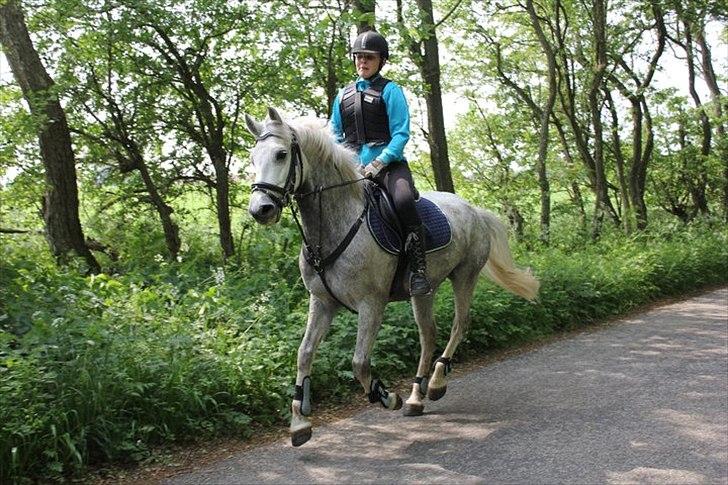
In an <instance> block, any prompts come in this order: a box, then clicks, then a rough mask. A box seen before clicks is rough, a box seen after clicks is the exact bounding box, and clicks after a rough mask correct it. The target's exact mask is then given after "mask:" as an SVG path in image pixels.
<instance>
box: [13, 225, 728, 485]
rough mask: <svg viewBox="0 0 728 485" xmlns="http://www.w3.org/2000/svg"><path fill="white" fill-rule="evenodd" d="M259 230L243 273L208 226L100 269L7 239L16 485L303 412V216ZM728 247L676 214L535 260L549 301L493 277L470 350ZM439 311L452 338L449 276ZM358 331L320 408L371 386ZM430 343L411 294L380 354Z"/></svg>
mask: <svg viewBox="0 0 728 485" xmlns="http://www.w3.org/2000/svg"><path fill="white" fill-rule="evenodd" d="M260 230H265V231H266V232H265V233H259V232H257V231H258V230H257V229H254V228H249V233H248V236H246V238H245V244H244V245H243V246H244V247H245V248H246V251H247V253H246V254H247V257H245V258H241V259H240V261H239V263H236V264H230V265H228V266H227V267H216V266H210V265H209V264H208V263H209V261H208V260H206V259H205V258H204V257H202V258H200V257H199V256H198V257H197V258H195V257H192V256H191V254H190V253H194V252H198V253H200V254H202V253H203V252H204V251H203V249H202V248H203V247H204V244H203V243H202V240H203V239H204V238H203V236H202V235H199V234H198V235H197V236H195V238H188V239H190V240H194V239H198V238H199V240H200V242H199V243H196V247H195V248H193V249H192V250H190V251H189V252H188V253H186V254H185V255H184V256H183V257H182V261H181V262H166V261H163V260H161V259H160V260H158V261H157V262H156V266H149V267H147V268H146V269H144V268H142V267H139V266H134V267H130V268H126V269H125V271H124V272H123V273H122V274H115V275H100V276H91V277H83V276H80V275H79V274H78V273H77V272H74V271H72V270H59V269H57V268H56V266H55V265H54V264H53V262H52V261H51V260H50V259H49V258H44V257H40V256H37V257H34V258H29V257H28V254H30V252H29V251H31V252H32V254H44V253H43V252H40V251H37V249H38V248H37V247H36V248H34V247H32V246H33V244H30V243H29V242H26V243H13V244H3V245H2V246H0V247H1V248H2V249H1V251H2V254H0V260H1V261H2V264H1V265H0V302H2V303H1V304H0V305H2V306H0V314H1V316H0V319H1V320H0V328H1V331H0V423H1V424H0V481H3V482H5V481H17V480H21V481H22V480H23V479H24V478H27V479H35V478H40V477H44V478H46V479H48V478H56V479H61V478H63V477H68V476H73V475H75V474H78V473H81V472H82V471H83V470H85V469H86V467H87V466H88V465H90V464H94V463H101V462H117V463H119V462H121V463H123V462H134V461H138V460H141V459H143V458H145V457H146V456H148V454H149V449H150V446H153V445H155V444H159V443H167V442H172V441H185V440H190V439H194V438H204V437H206V436H212V435H220V434H231V435H236V436H246V435H247V434H249V433H250V432H251V429H252V428H251V427H252V426H254V425H255V424H256V423H257V424H263V425H265V424H273V423H282V422H283V420H285V419H287V418H288V416H289V410H288V409H289V408H288V406H289V403H290V399H291V396H292V392H293V386H292V382H293V376H294V374H295V360H296V350H297V347H298V344H299V342H300V338H301V336H302V334H303V328H304V324H305V320H306V313H307V302H306V292H305V289H304V288H303V286H302V284H301V282H300V280H299V277H298V275H297V270H296V264H295V258H294V257H293V256H292V252H293V251H292V248H293V247H297V243H298V242H297V240H296V237H295V232H294V229H293V228H292V227H290V223H289V222H285V223H284V224H283V226H282V227H281V228H279V229H277V230H270V229H267V228H262V229H260ZM30 240H32V239H30ZM209 241H210V236H208V242H209ZM41 244H42V243H41V242H36V243H35V245H36V246H40V245H41ZM131 244H133V245H136V244H146V242H145V243H137V242H134V241H133V240H131ZM213 246H214V245H213ZM132 247H133V246H132ZM726 248H728V231H726V227H725V226H723V225H718V226H714V227H708V226H707V225H706V224H702V225H701V224H695V225H690V226H683V225H674V226H673V225H668V224H665V225H663V226H662V227H661V228H660V229H659V230H654V231H653V232H651V233H644V234H640V235H639V236H636V237H633V238H625V237H624V236H620V235H618V234H617V235H614V236H609V237H605V238H604V239H603V240H602V241H601V242H600V243H599V244H597V245H586V246H584V247H582V248H581V249H579V250H574V249H573V248H571V247H564V248H563V249H562V248H559V247H552V248H549V249H545V250H540V251H539V252H535V253H533V252H531V253H523V254H522V255H521V256H520V257H519V259H520V260H522V261H523V262H526V261H527V262H528V263H529V264H530V265H531V266H532V267H533V268H534V270H535V272H536V274H537V275H538V277H539V278H540V280H541V282H542V291H541V294H540V297H539V301H538V302H537V303H527V302H524V301H523V300H520V299H518V298H516V297H514V296H512V295H510V294H507V293H505V292H504V291H502V290H501V289H499V288H496V287H495V286H493V285H492V284H491V283H489V282H488V281H486V280H483V281H482V282H481V284H480V286H479V288H478V290H477V291H476V296H475V300H474V304H473V313H472V319H473V324H472V329H471V331H470V333H469V334H468V336H467V338H466V340H465V342H464V344H463V345H462V347H461V350H460V352H459V354H458V357H460V358H462V357H463V356H467V355H471V354H482V353H483V352H485V351H487V350H488V349H492V348H497V347H502V346H508V345H514V344H516V343H518V342H524V341H528V340H531V339H534V338H538V337H540V336H543V335H547V334H550V333H552V332H554V331H559V330H563V329H570V328H575V327H578V326H581V325H584V324H585V323H588V322H591V321H595V320H598V319H601V318H605V317H608V316H611V315H615V314H619V313H623V312H625V311H628V310H630V309H632V308H634V307H636V306H637V305H640V304H643V303H645V302H648V301H651V300H653V299H655V298H658V297H660V296H664V295H672V294H679V293H681V292H684V291H690V290H693V289H695V288H698V287H701V286H704V285H708V284H715V283H718V282H725V281H726V276H725V275H726V274H728V249H726ZM436 311H437V318H438V321H439V328H438V346H439V348H440V349H442V348H443V347H444V344H445V342H446V340H447V337H448V335H449V330H450V328H449V326H450V324H449V321H450V319H451V315H452V294H451V289H450V288H449V286H446V287H445V288H443V290H442V291H441V294H440V295H439V297H438V300H437V306H436ZM355 341H356V320H355V318H354V316H352V315H340V316H339V317H338V318H337V319H336V321H335V323H334V326H333V328H332V331H331V332H330V334H329V336H328V337H327V339H326V341H325V342H324V344H323V345H322V346H321V348H320V351H319V352H318V354H317V359H316V364H315V371H314V379H313V384H314V388H313V391H314V394H315V399H316V401H317V402H322V401H324V400H332V399H340V398H342V397H344V396H346V395H348V394H349V393H351V392H352V391H355V392H361V390H360V388H359V385H358V384H357V383H355V382H354V379H353V375H352V372H351V364H350V362H351V356H352V352H353V349H354V344H355ZM417 342H418V337H417V329H416V326H415V325H414V322H413V318H412V315H411V309H410V307H409V305H407V304H404V303H399V304H395V305H391V306H390V307H389V308H388V311H387V314H386V318H385V323H384V325H383V328H382V330H381V332H380V336H379V338H378V340H377V344H376V348H375V353H374V355H373V357H372V364H373V366H374V368H375V369H376V371H377V374H378V375H380V376H382V377H384V378H394V377H399V376H403V375H407V374H411V373H412V372H413V371H414V369H415V366H416V362H417V359H418V354H419V349H418V345H417Z"/></svg>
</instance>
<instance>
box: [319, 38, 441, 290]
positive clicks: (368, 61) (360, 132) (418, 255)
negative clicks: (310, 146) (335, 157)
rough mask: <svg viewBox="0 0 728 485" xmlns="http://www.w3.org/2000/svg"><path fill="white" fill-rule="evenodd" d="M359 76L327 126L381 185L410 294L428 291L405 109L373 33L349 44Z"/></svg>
mask: <svg viewBox="0 0 728 485" xmlns="http://www.w3.org/2000/svg"><path fill="white" fill-rule="evenodd" d="M351 53H352V57H353V59H354V63H355V66H356V72H357V74H358V75H359V77H358V78H357V80H356V81H355V82H353V83H351V84H349V85H348V86H346V87H344V88H343V89H342V90H341V91H340V92H339V94H338V95H337V96H336V99H335V100H334V105H333V107H332V110H331V126H332V129H333V131H334V134H335V136H336V140H337V141H338V142H339V143H343V144H345V145H346V146H348V147H349V148H351V149H353V150H355V151H356V152H357V153H358V154H359V163H360V166H359V171H360V172H361V173H362V175H363V176H365V177H368V178H371V179H373V180H374V181H375V182H377V183H378V184H379V185H381V186H383V187H385V188H386V189H387V191H388V192H389V195H390V196H391V197H392V200H393V202H394V206H395V209H396V211H397V215H398V216H399V218H400V220H401V221H402V224H403V226H404V229H405V231H406V233H407V239H406V243H405V251H406V253H407V256H408V259H409V267H410V294H411V295H413V296H414V295H427V294H430V293H431V292H432V288H431V286H430V282H429V281H428V280H427V276H426V262H425V247H424V244H425V241H424V235H425V233H424V227H423V226H422V221H421V220H420V216H419V214H417V210H416V208H415V194H416V190H415V184H414V181H413V180H412V173H411V172H410V169H409V166H408V165H407V160H405V158H404V146H405V144H406V143H407V141H408V140H409V124H410V117H409V108H408V107H407V100H406V99H405V97H404V92H403V91H402V88H401V87H400V86H399V85H397V84H396V83H394V82H393V81H390V80H389V79H386V78H384V77H382V75H381V74H380V71H381V70H382V68H383V67H384V65H385V64H386V63H387V60H388V59H389V44H388V43H387V40H386V39H385V38H384V37H383V36H382V35H381V34H379V33H378V32H375V31H372V30H370V31H367V32H363V33H361V34H359V36H358V37H357V38H356V40H355V41H354V44H353V45H352V47H351Z"/></svg>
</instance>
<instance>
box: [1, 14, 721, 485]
mask: <svg viewBox="0 0 728 485" xmlns="http://www.w3.org/2000/svg"><path fill="white" fill-rule="evenodd" d="M727 20H728V8H727V7H726V5H725V3H724V2H720V1H692V0H691V1H687V2H685V1H673V0H646V1H616V0H611V1H608V0H594V1H593V2H585V1H571V0H542V1H538V2H536V1H532V0H526V1H520V2H505V3H502V2H485V1H475V0H442V1H434V2H433V1H432V0H396V1H379V2H375V1H374V0H338V1H334V0H331V1H327V2H319V1H314V0H301V1H294V0H270V1H252V0H240V1H236V2H227V1H222V0H220V1H218V0H195V1H179V0H167V1H163V2H146V1H144V0H119V1H107V0H104V1H86V2H77V1H73V0H39V1H23V2H20V1H18V0H0V45H1V46H2V53H3V54H4V56H5V58H6V60H7V63H4V64H0V66H4V67H2V68H0V101H1V102H0V481H2V482H6V481H10V482H16V481H17V482H23V481H27V480H37V479H43V480H46V479H66V478H69V477H74V476H78V475H79V474H83V473H85V472H86V471H87V470H88V467H89V466H90V465H93V466H94V467H96V468H99V467H104V466H106V465H108V464H118V463H135V462H139V461H142V460H147V459H150V456H153V454H152V452H151V450H152V449H153V447H154V446H155V445H159V444H165V443H171V442H185V441H190V440H194V439H205V438H206V437H210V436H214V435H221V434H232V435H235V436H246V435H249V434H250V433H252V432H254V430H256V429H259V427H260V426H271V425H274V426H277V425H280V424H281V423H283V422H285V420H286V419H287V416H288V413H289V411H288V406H289V403H290V399H291V396H292V392H293V376H294V369H295V353H296V348H297V347H298V343H299V341H300V337H301V334H302V332H303V325H304V322H305V315H306V308H307V303H306V292H305V289H304V288H303V285H302V283H301V281H300V277H299V275H298V269H297V258H296V252H297V250H298V247H299V243H300V237H299V235H298V234H297V231H296V230H295V226H294V225H293V224H292V223H291V221H290V220H289V219H288V218H284V219H283V221H282V222H281V223H280V224H279V225H278V226H276V227H275V228H261V227H257V226H256V225H255V224H254V222H253V221H252V219H251V218H250V217H249V216H248V215H247V214H246V211H245V208H246V205H247V199H248V195H249V183H250V181H249V180H248V178H247V177H248V172H247V165H248V153H249V150H250V149H251V148H252V142H253V140H252V139H251V137H250V136H249V135H248V134H247V132H246V131H245V129H244V124H242V123H241V119H242V114H243V113H244V112H247V113H250V114H252V115H255V116H257V117H261V116H262V115H263V114H264V113H265V108H266V106H275V107H280V108H283V110H284V111H285V112H286V113H288V114H289V115H291V116H298V115H309V116H310V115H314V116H318V117H321V118H322V119H325V118H326V117H328V115H329V109H330V106H331V104H332V101H333V98H334V96H335V95H336V93H337V91H338V89H340V87H341V86H343V85H345V84H346V83H348V82H350V80H351V79H352V78H353V76H354V71H353V66H352V62H351V60H350V56H349V54H348V45H349V43H350V41H351V40H352V39H353V37H354V36H355V35H356V33H357V31H362V30H366V29H369V28H372V27H375V28H376V29H377V30H378V31H380V32H381V33H383V34H384V35H385V36H386V37H387V38H388V39H389V41H390V45H391V47H390V49H391V52H392V61H391V64H390V65H389V66H388V67H387V68H386V71H385V74H386V75H387V76H388V77H390V78H392V79H394V80H396V81H397V82H398V83H400V84H401V85H402V86H404V88H405V90H406V91H407V92H408V93H409V101H410V106H411V109H412V113H413V126H412V129H413V139H412V141H411V142H410V145H409V148H408V151H407V156H408V158H409V159H410V163H411V166H412V167H413V171H414V172H415V174H416V181H417V184H418V187H419V188H420V190H429V189H437V190H446V191H456V192H457V193H459V194H460V195H462V196H463V197H465V198H466V199H468V200H470V201H471V202H473V203H476V204H477V205H480V206H483V207H488V208H490V209H491V210H494V211H495V212H498V213H499V214H501V216H502V218H503V219H504V220H506V221H507V222H508V223H509V225H510V227H511V229H512V236H513V238H512V240H513V245H514V248H515V249H514V251H515V253H516V256H517V259H518V260H519V263H520V264H522V265H528V266H530V267H532V268H533V270H534V272H535V273H536V274H537V276H538V277H539V279H540V280H541V281H542V288H543V290H542V294H541V296H540V299H539V301H538V302H537V303H536V304H535V305H532V304H526V303H523V302H520V301H517V300H516V299H515V298H512V297H511V296H510V295H507V294H504V293H503V292H502V291H500V290H496V289H495V287H493V286H491V285H490V284H488V283H487V282H485V281H483V282H482V285H481V286H480V287H479V289H478V291H477V294H476V300H475V304H474V310H473V328H472V331H471V333H470V335H469V337H468V339H467V340H466V342H465V343H464V346H463V348H462V350H461V351H460V352H459V354H458V356H457V357H458V358H460V359H464V358H467V356H468V355H474V354H479V353H481V354H482V353H483V352H487V351H488V350H489V349H493V348H496V347H502V346H508V345H517V344H519V343H522V342H524V341H528V340H533V339H537V338H540V337H542V336H544V335H548V334H550V333H552V332H556V331H561V330H564V329H570V328H573V327H575V326H578V325H582V324H584V323H587V322H590V321H594V320H597V319H600V318H604V317H606V316H609V315H614V314H619V313H622V312H625V311H627V310H629V309H631V308H634V307H635V306H637V305H639V304H643V303H645V302H648V301H651V300H653V299H655V298H658V297H661V296H665V295H673V294H679V293H682V292H685V291H690V290H693V289H696V288H700V287H703V286H706V285H711V284H725V282H726V281H728V277H727V276H726V275H728V249H727V247H728V230H727V229H728V225H727V224H726V222H727V221H728V137H727V136H726V127H727V126H728V101H727V99H728V98H726V94H725V93H726V80H727V77H728V76H727V74H728V71H727V69H728V55H727V50H728V47H727V46H728V29H727V28H726V25H727ZM668 78H669V80H671V81H673V82H672V83H666V82H664V80H666V79H668ZM660 80H662V81H663V82H660ZM676 82H677V84H679V85H682V86H685V87H686V89H684V90H681V89H678V88H675V87H666V86H675V85H676ZM443 100H444V101H443ZM442 293H443V295H441V297H440V298H439V299H438V306H437V314H438V321H439V322H440V329H439V332H440V335H441V338H444V336H446V335H447V334H448V333H449V328H448V321H449V319H450V317H451V315H452V306H451V299H450V297H449V293H450V289H449V288H444V289H443V292H442ZM355 335H356V326H355V322H354V320H353V319H352V318H351V317H350V316H345V315H342V316H340V317H339V318H338V319H337V321H336V323H335V325H334V328H333V330H332V332H331V334H330V336H329V337H328V339H327V341H326V342H325V344H324V345H323V346H322V348H321V350H320V352H319V354H318V357H317V361H316V373H315V378H314V392H315V395H316V399H317V400H318V401H320V402H321V401H327V400H328V401H331V400H336V399H341V398H343V397H344V396H347V395H348V394H350V393H351V392H352V391H353V390H357V387H356V384H355V383H354V380H353V376H352V373H351V370H350V369H351V365H350V359H351V351H352V349H353V344H354V339H355ZM416 341H417V337H416V328H415V325H414V324H413V321H412V316H411V311H410V310H409V308H408V306H407V305H405V304H396V305H392V306H391V307H390V309H389V310H388V312H387V316H386V322H385V325H384V328H383V331H382V333H381V337H380V339H379V341H378V344H377V347H376V353H375V356H374V358H373V362H372V363H373V365H374V367H375V368H376V369H377V372H378V373H379V374H380V375H382V376H385V377H390V378H393V377H399V376H402V375H405V374H407V373H411V372H412V371H413V367H414V364H415V362H416V353H417V349H416V347H417V346H416V345H414V342H416Z"/></svg>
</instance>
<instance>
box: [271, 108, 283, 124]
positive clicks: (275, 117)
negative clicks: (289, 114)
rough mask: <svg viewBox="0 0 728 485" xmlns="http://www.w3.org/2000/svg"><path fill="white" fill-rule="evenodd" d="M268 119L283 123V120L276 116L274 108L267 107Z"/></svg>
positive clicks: (276, 112)
mask: <svg viewBox="0 0 728 485" xmlns="http://www.w3.org/2000/svg"><path fill="white" fill-rule="evenodd" d="M268 118H270V119H271V120H273V121H278V122H281V123H283V118H281V115H280V114H278V111H276V109H275V108H271V107H268Z"/></svg>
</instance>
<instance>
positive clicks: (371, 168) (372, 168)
mask: <svg viewBox="0 0 728 485" xmlns="http://www.w3.org/2000/svg"><path fill="white" fill-rule="evenodd" d="M383 168H384V164H383V163H382V162H381V161H380V160H379V159H378V158H375V159H374V161H372V162H371V163H370V164H369V165H365V166H364V176H365V177H366V178H368V179H373V178H374V177H376V176H377V175H378V174H379V172H380V171H381V170H382V169H383Z"/></svg>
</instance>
